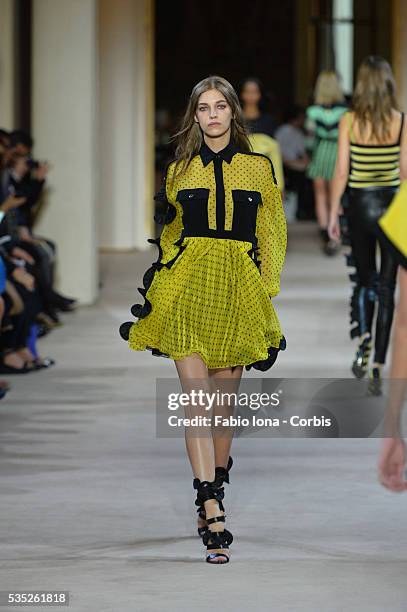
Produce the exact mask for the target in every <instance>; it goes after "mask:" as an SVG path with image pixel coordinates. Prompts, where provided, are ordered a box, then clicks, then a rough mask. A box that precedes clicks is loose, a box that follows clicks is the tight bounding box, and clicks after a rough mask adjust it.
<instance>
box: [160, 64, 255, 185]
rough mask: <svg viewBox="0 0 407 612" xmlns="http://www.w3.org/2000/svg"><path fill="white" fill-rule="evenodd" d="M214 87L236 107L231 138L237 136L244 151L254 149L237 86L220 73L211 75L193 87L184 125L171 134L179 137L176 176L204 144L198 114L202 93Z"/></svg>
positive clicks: (176, 151)
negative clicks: (245, 122) (245, 123)
mask: <svg viewBox="0 0 407 612" xmlns="http://www.w3.org/2000/svg"><path fill="white" fill-rule="evenodd" d="M210 89H217V90H218V91H219V92H220V93H221V94H222V95H223V96H224V97H225V99H226V102H227V103H228V104H229V106H230V108H231V109H232V117H233V118H232V122H231V135H230V137H231V140H232V139H233V140H234V141H235V143H236V145H237V147H238V148H239V149H240V150H241V151H251V150H252V147H251V145H250V141H249V139H248V137H247V133H246V130H245V127H244V119H243V113H242V109H241V106H240V103H239V98H238V96H237V94H236V92H235V90H234V88H233V86H232V85H231V84H230V83H229V81H227V80H226V79H224V78H222V77H220V76H217V75H211V76H209V77H207V78H206V79H203V80H202V81H199V83H197V84H196V85H195V87H194V88H193V90H192V92H191V95H190V97H189V101H188V106H187V108H186V111H185V114H184V117H183V118H182V121H181V127H180V129H179V131H178V132H176V133H175V134H174V135H173V136H172V138H171V140H176V141H177V148H176V150H175V159H176V164H175V169H174V173H173V175H172V179H173V180H174V178H175V175H176V174H178V175H181V174H184V173H185V171H186V170H187V168H188V166H189V164H190V162H191V160H192V158H193V157H194V156H195V155H197V153H198V152H199V149H200V148H201V145H202V142H203V134H202V130H201V128H200V126H199V123H196V121H195V118H194V117H195V113H196V108H197V106H198V101H199V98H200V96H201V94H203V93H204V92H205V91H208V90H210Z"/></svg>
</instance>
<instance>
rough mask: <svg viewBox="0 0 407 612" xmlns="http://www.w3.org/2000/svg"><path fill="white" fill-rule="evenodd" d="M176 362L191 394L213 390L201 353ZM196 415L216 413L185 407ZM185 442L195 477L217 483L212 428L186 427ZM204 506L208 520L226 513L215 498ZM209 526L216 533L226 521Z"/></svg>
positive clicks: (220, 561)
mask: <svg viewBox="0 0 407 612" xmlns="http://www.w3.org/2000/svg"><path fill="white" fill-rule="evenodd" d="M175 365H176V368H177V371H178V375H179V377H180V381H181V385H182V388H183V391H184V392H185V393H189V392H191V391H192V390H193V389H194V390H196V391H199V390H203V391H204V392H207V393H212V392H213V385H212V384H211V380H210V378H209V372H208V369H207V367H206V365H205V363H204V362H203V360H202V359H201V357H200V356H199V355H197V354H193V355H189V356H188V357H185V358H184V359H180V360H176V361H175ZM196 415H198V416H213V414H212V415H211V414H210V413H209V411H207V410H205V407H204V406H187V407H186V408H185V416H186V417H187V418H188V417H193V416H196ZM201 434H202V435H201ZM185 441H186V447H187V452H188V456H189V460H190V462H191V466H192V470H193V473H194V476H195V477H196V478H199V480H200V481H204V480H207V481H209V482H213V480H214V479H215V449H214V440H213V437H212V431H211V429H208V428H204V427H203V428H201V431H200V430H199V429H197V428H189V427H186V428H185ZM230 444H231V439H230V440H229V442H228V444H227V446H226V449H227V453H228V454H227V457H228V456H229V449H230ZM224 452H225V451H224ZM226 461H227V459H226ZM225 465H226V464H225ZM204 508H205V512H206V517H207V519H210V518H212V517H215V516H220V515H222V514H223V512H221V510H220V508H219V504H218V502H217V501H216V500H215V499H209V500H207V501H205V502H204ZM209 528H210V531H212V532H221V531H223V530H224V523H220V522H216V523H213V524H211V525H210V527H209ZM211 552H212V553H221V554H223V555H228V551H227V550H226V549H216V550H212V551H211ZM211 562H212V563H224V559H222V558H216V557H215V558H213V559H212V561H211Z"/></svg>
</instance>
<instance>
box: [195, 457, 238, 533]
mask: <svg viewBox="0 0 407 612" xmlns="http://www.w3.org/2000/svg"><path fill="white" fill-rule="evenodd" d="M232 465H233V459H232V457H230V456H229V459H228V464H227V466H226V468H224V467H215V480H214V483H215V486H216V488H220V487H222V485H223V483H224V482H227V483H228V484H229V482H230V481H229V471H230V469H231V467H232ZM195 482H199V481H198V479H197V478H195V479H194V482H193V487H194V489H196V488H197V487H196V486H195V484H194V483H195ZM222 490H223V489H222ZM195 505H196V506H198V508H197V512H198V516H199V518H200V519H201V520H202V521H206V511H205V506H204V504H203V500H201V499H200V497H199V493H197V496H196V500H195ZM219 508H220V510H222V512H224V511H225V509H224V507H223V504H222V501H219ZM207 530H208V524H207V523H206V525H202V526H201V527H199V526H198V529H197V531H198V535H199V537H200V538H202V537H203V535H204V533H205V532H206V531H207Z"/></svg>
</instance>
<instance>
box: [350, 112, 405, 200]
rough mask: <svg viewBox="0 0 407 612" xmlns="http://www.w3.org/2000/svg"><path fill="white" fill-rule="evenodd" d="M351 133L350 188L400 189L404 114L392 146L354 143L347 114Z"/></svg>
mask: <svg viewBox="0 0 407 612" xmlns="http://www.w3.org/2000/svg"><path fill="white" fill-rule="evenodd" d="M346 116H347V120H348V123H349V133H350V168H349V177H348V186H349V187H353V188H364V187H398V186H399V185H400V142H401V134H402V131H403V123H404V113H401V125H400V132H399V137H398V140H397V142H396V143H391V144H380V145H379V144H372V145H368V144H360V143H356V142H354V136H353V132H352V125H351V116H350V114H349V113H346Z"/></svg>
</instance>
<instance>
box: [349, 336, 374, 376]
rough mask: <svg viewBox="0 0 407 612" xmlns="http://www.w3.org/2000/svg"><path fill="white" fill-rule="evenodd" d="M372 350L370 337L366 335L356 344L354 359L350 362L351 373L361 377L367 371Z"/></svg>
mask: <svg viewBox="0 0 407 612" xmlns="http://www.w3.org/2000/svg"><path fill="white" fill-rule="evenodd" d="M371 350H372V338H371V336H367V337H366V338H365V339H364V340H362V342H361V343H360V344H359V346H358V350H357V351H356V355H355V359H354V361H353V363H352V373H353V374H354V376H356V378H363V377H364V376H365V374H366V372H367V366H368V362H369V357H370V352H371Z"/></svg>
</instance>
